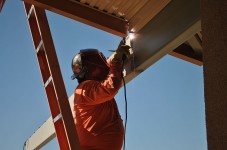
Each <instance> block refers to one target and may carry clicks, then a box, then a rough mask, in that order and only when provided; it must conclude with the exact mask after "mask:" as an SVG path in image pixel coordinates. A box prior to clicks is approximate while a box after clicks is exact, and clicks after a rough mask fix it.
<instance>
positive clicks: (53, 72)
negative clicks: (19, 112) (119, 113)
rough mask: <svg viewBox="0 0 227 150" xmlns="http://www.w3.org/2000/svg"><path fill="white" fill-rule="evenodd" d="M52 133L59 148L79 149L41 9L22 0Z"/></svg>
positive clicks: (47, 26) (58, 68)
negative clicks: (49, 114) (53, 128)
mask: <svg viewBox="0 0 227 150" xmlns="http://www.w3.org/2000/svg"><path fill="white" fill-rule="evenodd" d="M24 7H25V11H26V15H27V20H28V24H29V27H30V31H31V35H32V39H33V44H34V47H35V52H36V56H37V59H38V63H39V68H40V72H41V76H42V79H43V83H44V88H45V92H46V95H47V99H48V103H49V107H50V111H51V116H52V118H53V123H54V127H55V132H56V136H57V139H58V143H59V147H60V149H61V150H80V145H79V140H78V136H77V132H76V129H75V125H74V121H73V116H72V112H71V109H70V105H69V101H68V96H67V94H66V89H65V85H64V82H63V78H62V75H61V70H60V66H59V63H58V58H57V55H56V51H55V47H54V43H53V40H52V36H51V32H50V28H49V25H48V20H47V17H46V13H45V10H43V9H41V8H38V7H36V6H34V5H31V4H28V3H25V2H24Z"/></svg>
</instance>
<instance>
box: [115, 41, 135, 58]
mask: <svg viewBox="0 0 227 150" xmlns="http://www.w3.org/2000/svg"><path fill="white" fill-rule="evenodd" d="M130 48H131V47H130V46H128V45H123V44H122V42H121V43H120V44H119V46H118V48H117V50H116V51H115V52H114V57H113V60H112V61H113V62H121V61H123V60H125V59H127V58H128V57H129V56H130V51H129V49H130Z"/></svg>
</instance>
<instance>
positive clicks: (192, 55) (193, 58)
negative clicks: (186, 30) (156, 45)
mask: <svg viewBox="0 0 227 150" xmlns="http://www.w3.org/2000/svg"><path fill="white" fill-rule="evenodd" d="M169 54H170V55H171V56H174V57H177V58H180V59H183V60H185V61H188V62H190V63H193V64H195V65H199V66H202V65H203V58H202V55H201V54H197V53H196V52H195V51H194V50H193V49H192V47H191V46H190V45H187V44H185V43H183V44H181V45H180V46H178V47H177V48H176V49H175V50H173V51H172V52H170V53H169Z"/></svg>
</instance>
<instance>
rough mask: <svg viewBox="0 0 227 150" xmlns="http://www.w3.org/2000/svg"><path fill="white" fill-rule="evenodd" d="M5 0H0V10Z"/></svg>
mask: <svg viewBox="0 0 227 150" xmlns="http://www.w3.org/2000/svg"><path fill="white" fill-rule="evenodd" d="M5 1H6V0H0V12H1V11H2V8H3V5H4V4H5Z"/></svg>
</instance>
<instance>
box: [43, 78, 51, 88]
mask: <svg viewBox="0 0 227 150" xmlns="http://www.w3.org/2000/svg"><path fill="white" fill-rule="evenodd" d="M50 83H52V77H51V76H50V77H49V78H48V80H47V81H46V82H45V84H44V87H47V86H48V85H49V84H50Z"/></svg>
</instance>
